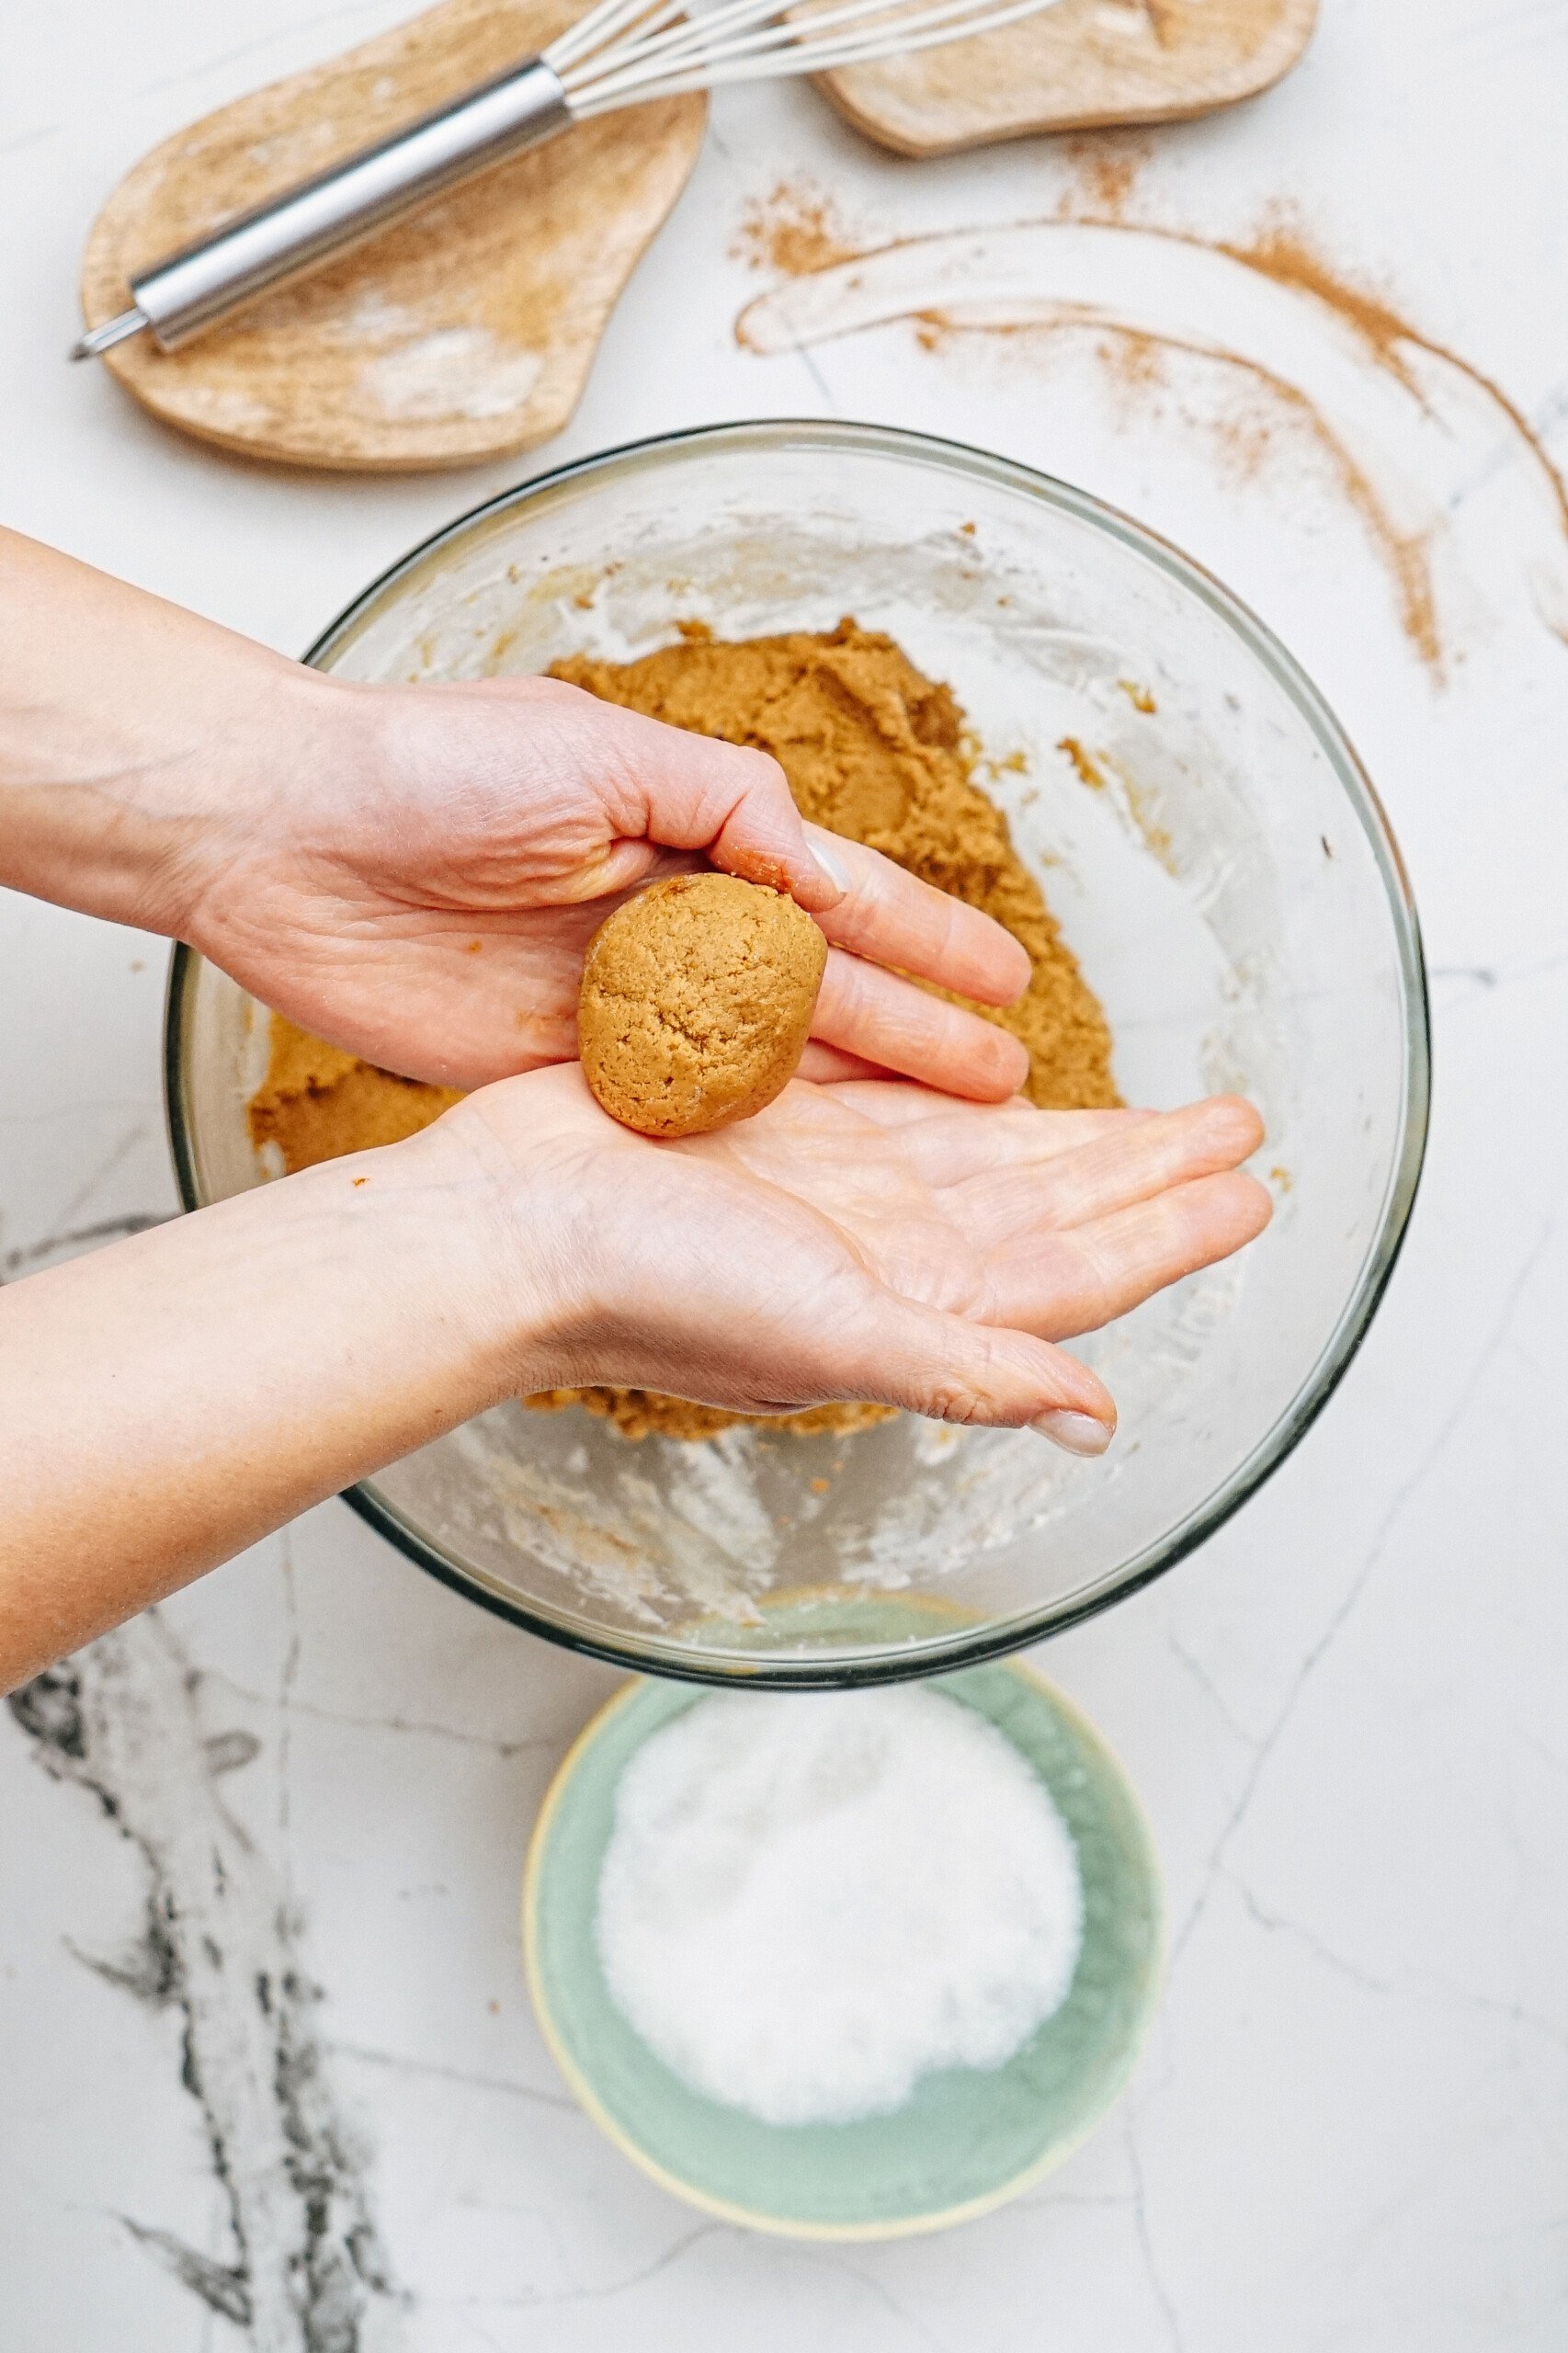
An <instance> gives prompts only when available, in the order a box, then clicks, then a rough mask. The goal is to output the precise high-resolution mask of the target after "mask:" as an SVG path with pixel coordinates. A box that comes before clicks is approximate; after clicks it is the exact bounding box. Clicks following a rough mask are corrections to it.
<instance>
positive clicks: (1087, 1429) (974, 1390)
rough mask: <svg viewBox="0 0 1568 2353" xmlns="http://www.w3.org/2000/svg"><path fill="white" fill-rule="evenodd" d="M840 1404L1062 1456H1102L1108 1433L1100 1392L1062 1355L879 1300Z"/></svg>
mask: <svg viewBox="0 0 1568 2353" xmlns="http://www.w3.org/2000/svg"><path fill="white" fill-rule="evenodd" d="M878 1308H879V1312H878V1313H877V1314H876V1315H875V1317H874V1318H873V1319H872V1322H871V1326H870V1328H869V1331H868V1333H867V1335H866V1337H865V1339H864V1341H863V1342H862V1343H861V1344H860V1346H859V1347H854V1348H852V1349H851V1350H850V1351H849V1352H848V1353H849V1355H850V1358H851V1359H852V1361H851V1363H850V1364H849V1365H848V1366H847V1367H846V1373H847V1375H848V1379H849V1386H848V1388H846V1391H845V1394H846V1395H849V1394H853V1395H855V1396H858V1397H874V1398H876V1399H878V1400H879V1401H880V1402H881V1403H883V1404H889V1405H903V1406H904V1407H906V1408H907V1409H908V1410H909V1411H910V1412H911V1413H915V1414H926V1415H929V1416H930V1418H931V1419H932V1420H933V1421H938V1422H957V1423H962V1424H972V1425H979V1426H984V1427H994V1428H1001V1429H1018V1428H1022V1427H1028V1428H1029V1429H1032V1430H1038V1432H1039V1433H1040V1437H1041V1438H1050V1439H1051V1440H1052V1442H1053V1443H1054V1444H1056V1445H1057V1446H1061V1447H1063V1448H1065V1449H1066V1450H1067V1452H1068V1453H1070V1454H1103V1453H1104V1452H1105V1450H1106V1449H1107V1447H1108V1445H1109V1444H1110V1441H1111V1438H1112V1437H1113V1435H1114V1434H1115V1430H1116V1405H1115V1402H1114V1400H1113V1399H1112V1397H1111V1394H1110V1392H1109V1391H1108V1389H1107V1387H1106V1385H1105V1383H1104V1382H1103V1381H1101V1380H1100V1379H1099V1378H1098V1376H1097V1375H1096V1374H1095V1373H1092V1372H1091V1371H1090V1370H1089V1369H1088V1367H1087V1365H1085V1364H1080V1363H1079V1361H1078V1359H1077V1358H1076V1357H1073V1356H1069V1355H1068V1353H1067V1351H1066V1349H1065V1348H1058V1347H1052V1346H1051V1342H1050V1341H1048V1340H1037V1339H1036V1338H1035V1337H1034V1336H1033V1335H1032V1334H1030V1333H1028V1332H1017V1331H1013V1330H1011V1329H1008V1328H1006V1327H1005V1326H998V1325H995V1324H971V1322H969V1320H968V1319H967V1318H966V1317H964V1316H961V1315H948V1314H944V1313H942V1311H941V1310H940V1309H939V1308H934V1307H923V1306H921V1305H919V1304H918V1303H917V1302H915V1301H913V1300H907V1299H900V1298H898V1297H897V1296H896V1295H895V1294H893V1293H891V1292H888V1291H883V1292H882V1294H881V1299H880V1301H879V1303H878Z"/></svg>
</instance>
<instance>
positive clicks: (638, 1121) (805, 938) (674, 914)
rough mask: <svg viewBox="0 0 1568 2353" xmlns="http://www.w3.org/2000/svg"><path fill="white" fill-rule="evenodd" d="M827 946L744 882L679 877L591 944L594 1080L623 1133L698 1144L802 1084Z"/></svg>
mask: <svg viewBox="0 0 1568 2353" xmlns="http://www.w3.org/2000/svg"><path fill="white" fill-rule="evenodd" d="M826 961H827V942H826V940H825V939H824V938H823V935H822V933H821V932H820V931H819V930H818V928H817V926H816V925H815V924H814V923H813V922H812V919H811V917H810V915H807V914H806V913H805V911H804V909H803V908H801V907H798V906H797V905H796V904H795V902H794V900H793V899H790V898H786V897H784V896H783V894H782V893H781V892H778V891H769V890H766V889H764V888H763V886H762V885H761V884H760V883H756V882H743V881H739V880H738V879H737V877H736V876H734V875H733V874H676V875H674V876H672V877H671V879H670V880H669V881H667V882H655V883H653V884H652V885H651V886H650V888H649V889H648V890H646V891H643V892H640V893H639V895H638V896H637V897H636V898H635V899H629V900H628V901H627V903H626V904H625V905H624V906H622V907H618V908H617V909H616V911H615V913H614V915H611V916H609V917H608V920H607V921H606V922H604V923H602V924H601V925H600V926H599V928H598V929H597V932H596V933H595V934H594V937H593V938H592V939H591V940H590V941H589V943H588V953H587V958H586V961H585V964H584V967H583V989H582V995H581V996H580V997H579V998H578V1002H577V1039H578V1046H579V1051H581V1053H582V1057H583V1074H584V1076H585V1078H586V1080H587V1082H588V1085H589V1086H591V1087H592V1088H593V1091H594V1093H595V1095H596V1096H597V1098H598V1101H599V1103H600V1104H601V1105H602V1106H603V1108H604V1109H605V1110H607V1111H608V1113H609V1115H610V1118H611V1119H612V1120H619V1121H620V1123H621V1125H622V1126H623V1127H627V1128H635V1129H637V1130H638V1131H639V1132H640V1133H641V1134H642V1135H645V1136H696V1135H701V1134H703V1133H705V1132H706V1131H707V1130H708V1129H710V1128H722V1127H727V1126H728V1125H729V1123H730V1121H731V1120H745V1119H749V1118H750V1116H751V1114H752V1113H753V1112H754V1111H760V1110H761V1109H762V1108H763V1106H764V1104H766V1103H771V1102H772V1100H773V1098H774V1097H775V1096H776V1095H777V1094H778V1091H779V1089H780V1088H781V1087H782V1086H785V1085H786V1083H787V1082H788V1081H789V1080H790V1078H791V1077H792V1076H793V1074H794V1071H795V1066H796V1064H797V1063H799V1061H800V1059H801V1053H802V1052H803V1051H804V1050H805V1043H806V1039H807V1037H808V1035H809V1034H810V1031H811V1026H812V1012H813V1010H814V1008H815V1006H816V1001H817V990H818V988H819V987H820V986H821V983H822V975H823V967H824V964H825V963H826Z"/></svg>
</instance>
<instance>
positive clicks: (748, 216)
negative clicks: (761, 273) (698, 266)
mask: <svg viewBox="0 0 1568 2353" xmlns="http://www.w3.org/2000/svg"><path fill="white" fill-rule="evenodd" d="M865 242H866V240H865V239H864V237H861V238H859V239H857V238H856V236H855V234H854V233H853V231H852V230H850V229H849V228H848V227H847V226H846V223H845V222H844V221H843V219H842V218H841V217H840V214H839V211H838V208H837V206H836V205H835V203H834V200H833V199H832V197H831V196H829V194H828V192H827V190H826V189H825V188H822V187H819V185H818V184H817V182H816V181H815V180H813V179H811V178H809V177H807V176H805V175H804V174H801V175H799V176H797V177H796V178H794V179H785V180H778V181H777V182H776V183H775V185H774V187H773V188H771V189H770V190H769V192H768V193H767V196H758V197H753V198H752V199H751V200H750V201H749V203H748V204H747V205H746V207H745V210H744V212H743V213H742V214H741V219H740V225H739V227H738V228H737V229H736V231H735V234H734V237H733V241H732V243H731V246H730V251H731V254H732V255H733V257H734V258H735V260H737V261H744V263H745V264H746V265H747V267H749V268H752V269H773V270H777V271H778V275H779V276H780V277H781V278H805V277H808V276H809V275H810V273H811V272H812V270H813V269H831V268H832V267H833V266H834V264H835V262H840V261H853V260H854V259H855V256H856V255H857V254H858V252H859V251H860V249H861V247H862V246H863V245H864V244H865Z"/></svg>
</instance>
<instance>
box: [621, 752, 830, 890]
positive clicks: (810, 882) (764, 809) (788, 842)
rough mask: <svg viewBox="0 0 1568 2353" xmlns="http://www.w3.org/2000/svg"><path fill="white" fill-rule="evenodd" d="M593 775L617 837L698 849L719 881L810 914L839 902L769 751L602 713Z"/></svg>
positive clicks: (670, 846) (780, 769)
mask: <svg viewBox="0 0 1568 2353" xmlns="http://www.w3.org/2000/svg"><path fill="white" fill-rule="evenodd" d="M597 719H598V725H597V737H598V742H597V752H598V760H599V765H600V767H601V771H602V769H603V767H604V755H605V753H606V751H607V750H608V749H609V748H610V747H611V730H612V728H613V749H614V751H615V753H616V754H617V755H618V756H617V757H616V759H615V761H614V763H613V766H612V767H610V769H609V772H608V775H605V777H604V784H605V788H606V790H607V796H608V802H609V809H610V813H611V816H612V820H613V823H614V824H615V828H616V831H617V832H618V833H619V835H623V836H631V837H635V836H638V835H646V837H647V838H648V840H650V841H653V842H657V843H659V844H661V845H662V846H663V847H665V848H666V849H688V850H701V851H703V852H705V854H706V855H707V856H708V857H709V858H711V859H712V861H713V863H714V865H715V866H721V867H722V868H723V869H724V870H725V872H726V873H729V874H738V875H739V876H740V877H741V878H742V880H743V881H747V882H766V883H767V884H768V885H769V886H770V888H772V889H773V890H775V891H787V892H789V893H790V897H791V898H792V899H795V900H797V901H798V902H799V904H801V906H802V907H804V908H805V909H806V911H807V913H808V914H810V915H822V914H824V913H825V912H826V910H827V909H828V908H829V907H834V906H836V905H837V904H838V902H839V900H840V899H841V898H843V896H844V892H845V882H844V880H843V878H842V877H841V876H839V875H836V874H834V873H832V872H830V871H829V870H828V868H827V867H826V866H825V865H824V863H823V862H822V861H821V860H819V859H818V858H816V857H814V856H813V854H812V848H811V846H810V844H809V843H808V841H807V839H806V830H805V827H804V825H803V824H802V823H801V813H800V811H799V810H798V809H797V808H796V806H795V803H794V800H793V798H792V796H791V794H790V787H789V784H788V782H787V780H786V779H785V775H784V771H783V769H782V768H781V767H779V765H778V761H777V760H776V759H774V758H773V757H772V756H770V755H769V754H768V753H767V752H758V751H753V750H750V749H748V748H747V747H746V746H744V745H740V744H726V743H723V742H722V741H721V740H720V739H719V738H718V737H716V736H711V735H695V734H691V733H688V732H687V729H685V728H684V727H671V726H668V725H666V724H665V722H664V721H662V720H657V719H647V718H644V717H643V715H642V713H641V712H640V711H629V710H614V711H613V718H611V717H610V716H608V715H607V713H606V710H605V707H604V706H602V705H601V706H600V707H599V711H598V714H597Z"/></svg>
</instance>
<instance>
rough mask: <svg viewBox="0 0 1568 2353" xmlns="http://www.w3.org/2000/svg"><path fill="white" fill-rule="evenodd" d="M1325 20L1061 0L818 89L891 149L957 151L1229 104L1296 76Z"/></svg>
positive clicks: (1184, 1)
mask: <svg viewBox="0 0 1568 2353" xmlns="http://www.w3.org/2000/svg"><path fill="white" fill-rule="evenodd" d="M1316 15H1317V0H1058V5H1057V6H1054V7H1051V8H1047V9H1046V10H1045V11H1044V13H1043V14H1042V15H1040V16H1038V17H1027V18H1026V19H1025V20H1024V22H1023V23H1021V24H1017V25H1007V26H1005V27H1004V28H1003V29H1002V30H1001V31H1000V32H994V33H983V34H981V35H980V36H979V37H978V38H977V39H976V40H966V41H955V42H954V43H953V44H952V46H951V47H950V48H949V49H931V50H926V51H920V52H917V53H916V54H915V56H913V57H890V58H884V59H883V60H882V62H881V63H880V64H877V65H857V66H854V67H852V68H850V69H849V70H848V71H846V72H845V73H840V74H821V75H819V76H818V77H817V85H818V87H819V88H820V89H822V90H823V91H824V92H825V93H826V95H827V96H828V97H830V98H831V99H832V101H833V103H834V105H835V107H837V108H838V109H839V111H840V113H841V114H845V115H847V117H848V119H849V120H850V121H851V122H852V123H854V124H855V126H856V128H857V129H858V130H860V131H865V132H866V133H867V134H868V135H869V137H870V138H872V139H875V140H879V141H880V142H881V144H882V145H883V146H884V147H892V148H896V149H897V151H898V152H899V153H900V154H903V155H946V154H949V153H952V151H953V150H954V149H955V148H959V147H980V146H984V145H986V144H988V143H989V142H992V141H994V140H998V139H1021V138H1023V137H1024V136H1025V135H1026V134H1027V133H1028V132H1030V131H1085V130H1090V129H1095V128H1098V127H1100V126H1102V125H1108V124H1111V123H1128V122H1171V121H1175V120H1176V119H1178V118H1180V117H1181V116H1184V115H1194V114H1205V113H1207V112H1208V111H1209V109H1210V108H1212V107H1224V106H1232V105H1233V104H1234V103H1235V101H1236V100H1237V99H1238V98H1250V97H1255V96H1256V93H1257V92H1258V91H1259V90H1264V89H1267V87H1268V85H1269V84H1270V83H1271V82H1277V81H1278V79H1279V77H1280V75H1281V74H1287V73H1289V71H1290V67H1291V66H1292V65H1294V63H1296V60H1297V59H1298V58H1299V57H1300V56H1301V51H1302V50H1303V49H1305V47H1306V45H1307V41H1308V40H1309V38H1310V36H1311V33H1312V23H1313V19H1314V18H1315V17H1316Z"/></svg>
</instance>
